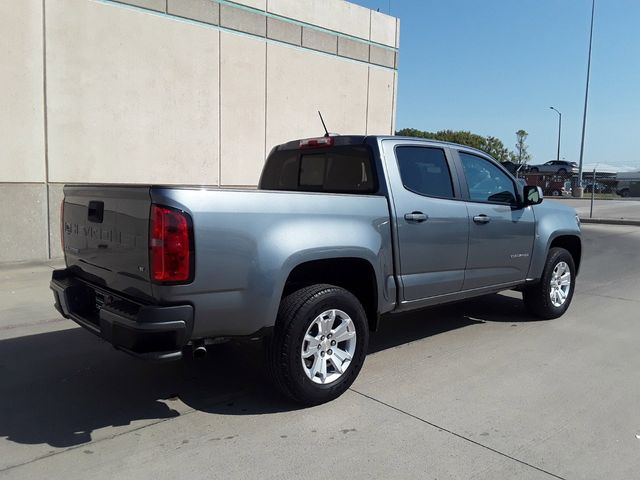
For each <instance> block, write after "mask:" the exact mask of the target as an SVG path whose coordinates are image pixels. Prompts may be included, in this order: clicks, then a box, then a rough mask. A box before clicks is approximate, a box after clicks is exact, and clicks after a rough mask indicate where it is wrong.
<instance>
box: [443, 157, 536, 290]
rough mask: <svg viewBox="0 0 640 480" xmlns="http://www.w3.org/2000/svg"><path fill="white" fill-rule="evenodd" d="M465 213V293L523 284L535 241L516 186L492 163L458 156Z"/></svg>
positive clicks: (528, 211)
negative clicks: (464, 199)
mask: <svg viewBox="0 0 640 480" xmlns="http://www.w3.org/2000/svg"><path fill="white" fill-rule="evenodd" d="M455 153H456V157H457V164H458V170H459V171H461V172H462V174H463V178H464V180H465V181H464V182H463V187H465V192H464V194H465V197H466V198H467V208H468V211H469V253H468V259H467V266H466V271H465V279H464V285H463V289H464V290H471V289H476V288H482V287H491V286H495V285H501V284H507V283H512V282H520V281H522V280H524V279H525V278H526V275H527V272H528V270H529V263H530V260H531V250H532V248H533V240H534V235H535V218H534V215H533V210H532V208H531V207H526V208H521V207H520V206H519V205H518V198H519V193H518V187H517V186H516V183H515V180H514V179H513V177H511V176H510V175H509V174H508V173H507V172H505V171H504V170H503V169H502V168H500V167H499V166H498V165H497V164H496V163H495V162H494V161H492V160H490V159H489V158H486V157H483V156H481V155H479V154H477V153H471V152H465V151H463V150H458V151H456V152H455Z"/></svg>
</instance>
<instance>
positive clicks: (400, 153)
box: [396, 147, 454, 198]
mask: <svg viewBox="0 0 640 480" xmlns="http://www.w3.org/2000/svg"><path fill="white" fill-rule="evenodd" d="M396 157H397V158H398V167H399V169H400V177H401V178H402V184H403V185H404V186H405V188H407V189H408V190H411V191H412V192H416V193H419V194H421V195H429V196H433V197H444V198H453V197H454V195H453V184H452V182H451V172H449V166H448V165H447V159H446V157H445V155H444V150H442V149H440V148H429V147H398V148H396Z"/></svg>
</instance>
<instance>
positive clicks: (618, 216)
mask: <svg viewBox="0 0 640 480" xmlns="http://www.w3.org/2000/svg"><path fill="white" fill-rule="evenodd" d="M545 201H554V202H555V201H559V202H562V203H563V204H564V205H569V206H571V207H573V208H575V209H576V211H577V212H578V215H580V219H583V220H586V219H588V218H589V214H590V213H591V199H590V198H588V197H585V198H545ZM593 218H595V219H600V220H631V221H635V222H640V200H634V199H625V200H622V199H620V200H594V202H593Z"/></svg>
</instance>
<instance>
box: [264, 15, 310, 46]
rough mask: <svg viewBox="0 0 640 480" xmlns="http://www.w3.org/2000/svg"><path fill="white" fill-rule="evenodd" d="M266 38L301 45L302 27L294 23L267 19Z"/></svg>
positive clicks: (271, 18)
mask: <svg viewBox="0 0 640 480" xmlns="http://www.w3.org/2000/svg"><path fill="white" fill-rule="evenodd" d="M267 38H270V39H272V40H279V41H281V42H285V43H291V44H293V45H302V27H301V26H300V25H296V24H295V23H291V22H285V21H282V20H278V19H277V18H273V17H267Z"/></svg>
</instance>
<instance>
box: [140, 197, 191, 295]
mask: <svg viewBox="0 0 640 480" xmlns="http://www.w3.org/2000/svg"><path fill="white" fill-rule="evenodd" d="M190 225H191V222H190V219H189V216H188V215H187V214H186V213H184V212H181V211H180V210H176V209H173V208H168V207H161V206H158V205H152V206H151V225H150V231H149V250H150V263H151V279H152V280H154V281H156V282H163V283H164V282H170V283H173V282H187V281H189V280H191V274H192V271H191V270H192V268H191V265H192V260H193V258H192V256H193V253H192V251H191V228H190Z"/></svg>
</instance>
